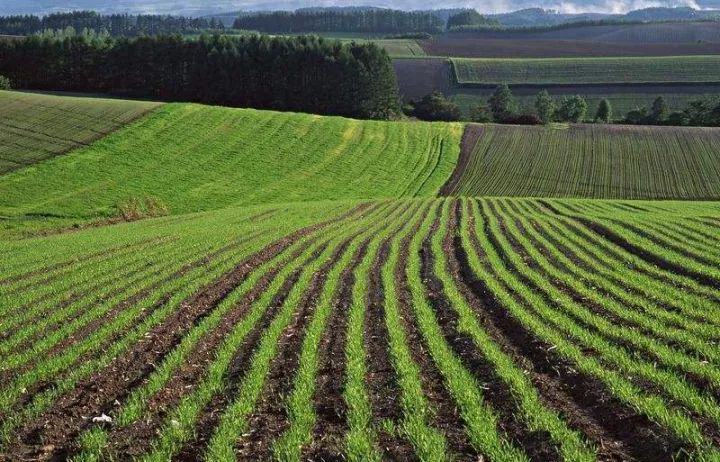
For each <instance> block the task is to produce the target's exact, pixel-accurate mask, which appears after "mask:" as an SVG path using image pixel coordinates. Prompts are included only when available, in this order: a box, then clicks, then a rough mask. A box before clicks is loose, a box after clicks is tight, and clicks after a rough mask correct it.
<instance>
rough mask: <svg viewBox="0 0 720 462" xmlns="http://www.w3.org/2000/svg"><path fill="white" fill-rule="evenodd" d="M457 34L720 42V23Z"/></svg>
mask: <svg viewBox="0 0 720 462" xmlns="http://www.w3.org/2000/svg"><path fill="white" fill-rule="evenodd" d="M453 36H454V37H455V38H461V37H468V38H487V39H489V38H493V39H507V40H588V41H593V42H607V43H617V44H623V45H625V44H626V43H631V44H633V43H666V44H667V43H675V44H677V43H699V42H709V43H720V27H718V24H717V22H715V21H699V22H686V21H680V22H667V23H663V22H660V23H646V24H614V25H598V26H578V27H559V28H555V29H549V30H542V29H541V30H536V31H533V30H529V31H523V30H521V29H516V30H506V31H487V32H475V33H468V34H453Z"/></svg>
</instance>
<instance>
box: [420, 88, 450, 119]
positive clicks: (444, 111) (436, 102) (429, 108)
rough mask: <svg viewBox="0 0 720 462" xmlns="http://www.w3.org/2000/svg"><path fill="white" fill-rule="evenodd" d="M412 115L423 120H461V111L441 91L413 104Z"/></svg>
mask: <svg viewBox="0 0 720 462" xmlns="http://www.w3.org/2000/svg"><path fill="white" fill-rule="evenodd" d="M411 107H412V113H411V115H413V116H415V117H417V118H418V119H421V120H440V121H446V122H450V121H454V120H460V109H459V108H458V106H457V104H455V103H453V102H452V101H449V100H448V99H447V98H445V95H443V94H442V93H441V92H439V91H435V92H433V93H431V94H429V95H426V96H424V97H423V98H422V99H421V100H420V101H417V102H414V103H411Z"/></svg>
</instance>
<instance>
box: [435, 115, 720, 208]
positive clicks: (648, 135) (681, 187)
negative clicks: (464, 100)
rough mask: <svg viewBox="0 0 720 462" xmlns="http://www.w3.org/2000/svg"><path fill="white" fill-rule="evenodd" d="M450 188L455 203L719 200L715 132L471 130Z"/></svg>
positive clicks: (719, 144) (719, 151)
mask: <svg viewBox="0 0 720 462" xmlns="http://www.w3.org/2000/svg"><path fill="white" fill-rule="evenodd" d="M450 183H451V184H450V185H446V187H445V189H444V192H445V193H447V194H452V195H461V196H534V197H586V198H623V199H720V130H718V129H716V128H690V127H634V126H619V125H617V126H612V125H570V126H569V127H568V126H554V127H553V126H551V127H528V126H524V127H523V126H508V125H485V126H480V125H474V126H469V128H468V129H467V130H466V131H465V135H464V138H463V152H462V154H461V159H460V162H459V166H458V169H456V170H455V172H454V174H453V178H452V180H451V182H450Z"/></svg>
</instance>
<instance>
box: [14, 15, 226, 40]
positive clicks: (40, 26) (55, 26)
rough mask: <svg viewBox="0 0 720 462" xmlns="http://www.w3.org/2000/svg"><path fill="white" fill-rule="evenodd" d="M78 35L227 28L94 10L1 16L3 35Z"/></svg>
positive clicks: (213, 21) (202, 20)
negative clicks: (68, 31) (86, 32)
mask: <svg viewBox="0 0 720 462" xmlns="http://www.w3.org/2000/svg"><path fill="white" fill-rule="evenodd" d="M68 27H72V28H73V29H75V30H76V31H77V32H81V31H83V30H91V31H94V32H97V33H108V34H110V35H111V36H113V37H136V36H139V35H161V34H189V33H200V32H202V31H207V30H222V29H224V26H223V24H222V22H221V21H220V20H217V19H215V18H211V19H207V18H186V17H182V16H158V15H127V14H112V15H101V14H98V13H96V12H94V11H75V12H72V13H57V14H51V15H48V16H44V17H38V16H0V35H32V34H36V33H39V32H43V31H47V30H65V29H67V28H68Z"/></svg>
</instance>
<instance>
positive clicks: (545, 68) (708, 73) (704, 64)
mask: <svg viewBox="0 0 720 462" xmlns="http://www.w3.org/2000/svg"><path fill="white" fill-rule="evenodd" d="M451 62H452V65H453V69H454V72H455V77H456V81H457V83H458V84H460V85H497V84H500V83H506V84H508V85H602V84H605V85H607V84H615V85H617V84H644V83H652V84H660V83H717V82H718V81H720V77H718V76H720V56H660V57H632V58H547V59H479V58H478V59H473V58H451Z"/></svg>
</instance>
